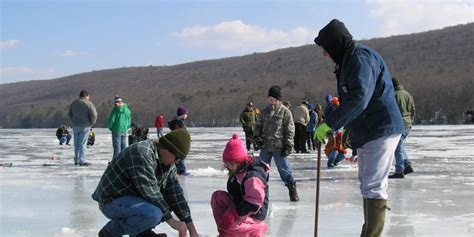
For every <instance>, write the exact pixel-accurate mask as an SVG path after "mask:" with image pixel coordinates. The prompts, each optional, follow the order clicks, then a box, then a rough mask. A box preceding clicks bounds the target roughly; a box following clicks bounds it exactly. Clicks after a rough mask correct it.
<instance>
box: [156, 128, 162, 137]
mask: <svg viewBox="0 0 474 237" xmlns="http://www.w3.org/2000/svg"><path fill="white" fill-rule="evenodd" d="M156 135H157V136H158V138H160V137H162V136H163V128H156Z"/></svg>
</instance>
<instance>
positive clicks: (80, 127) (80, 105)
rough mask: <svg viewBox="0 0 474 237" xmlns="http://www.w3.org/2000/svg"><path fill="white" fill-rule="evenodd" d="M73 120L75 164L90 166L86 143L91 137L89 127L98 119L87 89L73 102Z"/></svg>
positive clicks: (71, 112) (71, 115)
mask: <svg viewBox="0 0 474 237" xmlns="http://www.w3.org/2000/svg"><path fill="white" fill-rule="evenodd" d="M68 115H69V118H70V119H71V120H72V124H73V127H72V131H73V132H74V164H75V165H80V166H89V165H91V163H89V162H86V144H87V139H88V137H89V129H90V128H91V127H92V126H93V125H94V124H95V123H96V121H97V110H96V109H95V106H94V104H92V102H91V101H90V96H89V93H88V92H87V91H85V90H83V91H81V93H79V99H77V100H75V101H74V102H72V104H71V106H69V111H68Z"/></svg>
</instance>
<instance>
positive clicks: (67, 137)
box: [58, 134, 71, 145]
mask: <svg viewBox="0 0 474 237" xmlns="http://www.w3.org/2000/svg"><path fill="white" fill-rule="evenodd" d="M58 140H59V145H62V144H63V143H66V144H69V141H70V140H71V135H69V134H68V135H64V136H61V137H58Z"/></svg>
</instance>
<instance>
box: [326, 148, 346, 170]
mask: <svg viewBox="0 0 474 237" xmlns="http://www.w3.org/2000/svg"><path fill="white" fill-rule="evenodd" d="M344 158H346V157H345V156H344V153H342V152H340V151H331V153H329V159H328V167H334V166H337V165H338V164H339V162H341V161H343V160H344Z"/></svg>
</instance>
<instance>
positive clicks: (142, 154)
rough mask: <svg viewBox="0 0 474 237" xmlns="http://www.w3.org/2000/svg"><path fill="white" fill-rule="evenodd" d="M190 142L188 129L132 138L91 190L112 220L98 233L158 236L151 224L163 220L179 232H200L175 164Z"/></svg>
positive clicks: (192, 233) (102, 234)
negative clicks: (193, 219) (139, 138)
mask: <svg viewBox="0 0 474 237" xmlns="http://www.w3.org/2000/svg"><path fill="white" fill-rule="evenodd" d="M190 141H191V138H190V135H189V133H188V131H187V130H186V129H179V130H177V131H173V132H170V133H168V134H167V135H166V136H164V137H161V138H160V139H159V140H158V141H156V140H146V141H141V142H137V143H134V144H132V145H131V146H129V147H127V148H126V149H125V150H123V151H122V152H120V153H119V155H118V156H117V157H116V159H113V160H112V161H111V162H110V163H109V165H108V166H107V169H106V170H105V172H104V174H103V175H102V178H101V179H100V182H99V184H98V185H97V188H96V190H95V192H94V193H93V194H92V199H94V200H95V201H97V202H98V203H99V209H100V210H101V212H102V213H103V214H104V215H105V216H106V217H107V218H109V219H110V221H109V222H108V223H107V224H106V225H105V226H104V227H103V228H102V229H101V230H100V232H99V236H106V237H108V236H113V237H115V236H122V235H130V236H155V235H156V234H155V233H154V232H153V231H152V229H153V228H155V226H157V225H159V224H160V223H161V222H166V223H167V224H168V225H170V227H171V228H173V229H174V230H177V231H178V232H179V236H184V235H185V234H186V232H187V231H188V230H189V233H190V236H193V237H194V236H198V234H197V231H196V228H195V227H194V224H193V221H192V219H191V212H190V210H189V206H188V204H187V202H186V200H185V198H184V195H183V189H182V188H181V186H180V184H179V182H178V179H177V178H176V167H175V165H174V164H175V163H176V162H177V161H178V160H180V159H184V158H186V155H187V154H188V152H189V147H190ZM171 212H174V213H175V214H176V216H177V217H178V218H179V220H176V219H174V218H173V217H172V215H171Z"/></svg>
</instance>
